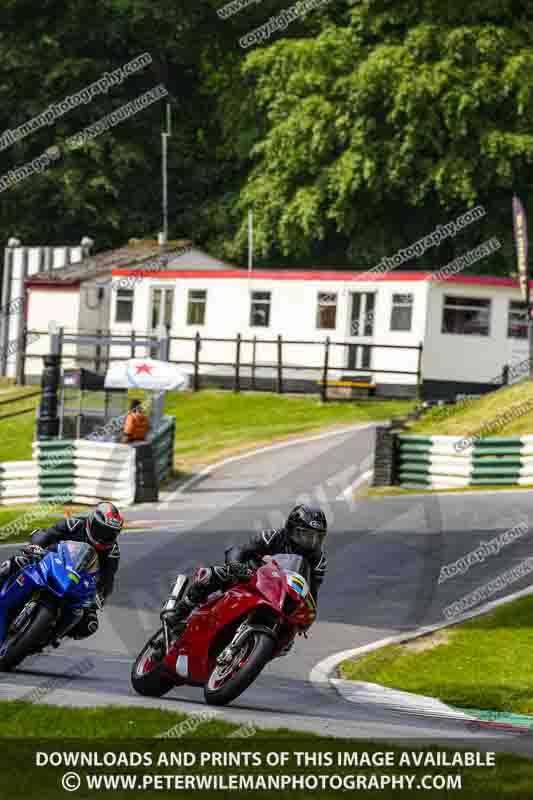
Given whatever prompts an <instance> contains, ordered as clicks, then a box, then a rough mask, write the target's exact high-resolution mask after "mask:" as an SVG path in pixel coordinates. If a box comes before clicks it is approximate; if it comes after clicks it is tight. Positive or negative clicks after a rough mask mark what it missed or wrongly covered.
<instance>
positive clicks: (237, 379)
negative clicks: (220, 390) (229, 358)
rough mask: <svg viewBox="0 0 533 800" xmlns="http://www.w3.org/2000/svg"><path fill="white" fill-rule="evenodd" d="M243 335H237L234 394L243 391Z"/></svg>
mask: <svg viewBox="0 0 533 800" xmlns="http://www.w3.org/2000/svg"><path fill="white" fill-rule="evenodd" d="M241 338H242V337H241V334H240V333H238V334H237V339H236V344H235V381H234V385H233V391H234V392H240V391H241Z"/></svg>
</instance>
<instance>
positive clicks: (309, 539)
mask: <svg viewBox="0 0 533 800" xmlns="http://www.w3.org/2000/svg"><path fill="white" fill-rule="evenodd" d="M325 537H326V531H320V530H316V531H314V530H310V529H309V528H293V529H292V531H291V539H292V542H293V544H295V545H296V546H297V547H300V548H301V549H302V550H307V551H309V552H311V551H312V550H316V549H318V547H320V545H321V544H322V542H323V541H324V539H325Z"/></svg>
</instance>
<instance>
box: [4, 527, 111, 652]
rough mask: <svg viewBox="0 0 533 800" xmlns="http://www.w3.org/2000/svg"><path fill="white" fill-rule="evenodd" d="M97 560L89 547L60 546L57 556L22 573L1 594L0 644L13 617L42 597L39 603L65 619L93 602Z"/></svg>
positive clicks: (5, 584) (78, 544)
mask: <svg viewBox="0 0 533 800" xmlns="http://www.w3.org/2000/svg"><path fill="white" fill-rule="evenodd" d="M97 577H98V559H97V556H96V553H95V552H94V551H93V550H92V548H91V547H89V545H87V544H84V543H80V542H60V543H59V544H58V546H57V552H49V553H48V554H47V555H46V556H45V557H44V558H43V559H42V560H41V561H39V562H37V563H35V564H31V565H30V566H28V567H25V568H24V569H22V570H20V572H18V573H17V574H16V575H13V576H12V577H11V578H9V580H7V581H6V582H5V583H4V585H3V586H2V588H1V590H0V643H1V642H3V641H4V639H5V637H6V634H7V629H8V625H9V624H10V619H12V618H13V613H15V614H16V613H18V612H19V611H20V610H22V608H23V607H24V605H25V604H26V603H27V602H28V600H29V599H30V598H31V597H32V596H33V595H34V594H35V593H36V592H38V593H39V599H40V602H43V603H46V605H47V606H49V607H51V608H57V609H61V611H62V616H66V615H68V612H69V611H70V610H74V609H79V608H80V607H81V606H86V605H89V604H90V603H91V602H93V601H94V597H95V593H96V580H97Z"/></svg>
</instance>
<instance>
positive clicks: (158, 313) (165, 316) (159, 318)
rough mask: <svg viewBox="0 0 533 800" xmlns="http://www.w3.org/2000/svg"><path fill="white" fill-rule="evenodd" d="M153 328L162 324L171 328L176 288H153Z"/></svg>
mask: <svg viewBox="0 0 533 800" xmlns="http://www.w3.org/2000/svg"><path fill="white" fill-rule="evenodd" d="M151 306H152V313H151V324H152V330H153V331H155V330H157V329H158V328H159V326H160V325H164V326H165V327H167V328H169V327H170V326H171V325H172V310H173V306H174V289H152V303H151Z"/></svg>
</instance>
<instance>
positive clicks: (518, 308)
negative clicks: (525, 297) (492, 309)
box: [507, 300, 527, 339]
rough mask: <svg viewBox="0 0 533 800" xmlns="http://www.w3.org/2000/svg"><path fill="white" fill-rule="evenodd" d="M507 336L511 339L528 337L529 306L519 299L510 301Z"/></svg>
mask: <svg viewBox="0 0 533 800" xmlns="http://www.w3.org/2000/svg"><path fill="white" fill-rule="evenodd" d="M507 336H508V337H509V339H527V306H526V304H525V303H521V302H520V301H519V300H511V302H510V303H509V316H508V319H507Z"/></svg>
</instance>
